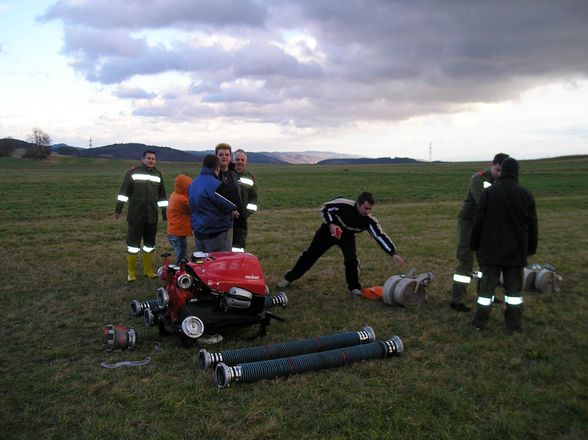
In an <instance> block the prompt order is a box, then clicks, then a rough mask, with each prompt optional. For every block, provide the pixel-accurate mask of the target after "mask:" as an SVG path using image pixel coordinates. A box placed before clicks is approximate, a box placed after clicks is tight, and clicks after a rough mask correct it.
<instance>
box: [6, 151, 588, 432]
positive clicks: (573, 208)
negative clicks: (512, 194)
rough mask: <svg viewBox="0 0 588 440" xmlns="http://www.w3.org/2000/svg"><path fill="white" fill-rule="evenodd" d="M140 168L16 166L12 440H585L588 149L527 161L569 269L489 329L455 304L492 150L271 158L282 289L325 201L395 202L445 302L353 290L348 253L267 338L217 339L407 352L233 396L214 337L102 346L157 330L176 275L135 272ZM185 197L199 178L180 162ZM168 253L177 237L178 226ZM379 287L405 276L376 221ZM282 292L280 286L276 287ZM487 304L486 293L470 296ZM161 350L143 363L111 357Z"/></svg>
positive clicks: (367, 252) (415, 261)
mask: <svg viewBox="0 0 588 440" xmlns="http://www.w3.org/2000/svg"><path fill="white" fill-rule="evenodd" d="M135 164H136V163H135V162H125V161H115V160H112V161H108V160H93V159H82V160H80V159H71V158H58V157H57V158H55V157H53V158H50V159H49V160H48V161H43V162H31V161H23V160H20V159H0V185H1V188H2V198H1V199H0V242H1V244H2V246H1V248H2V254H1V256H0V267H2V272H1V273H2V281H3V282H2V284H1V285H0V304H2V311H3V315H2V316H3V323H2V326H0V336H1V341H2V345H1V346H0V426H1V427H2V428H1V429H2V433H1V434H0V437H2V438H7V439H8V438H10V439H27V438H54V439H70V438H88V439H119V438H123V439H127V438H147V439H149V438H157V439H181V438H208V439H261V438H268V439H316V438H327V439H388V438H403V439H404V438H414V439H422V438H434V439H455V438H463V439H472V438H475V439H521V438H533V439H553V438H562V439H583V438H586V432H587V430H588V403H587V401H588V400H587V391H586V390H587V389H588V386H587V385H588V383H587V382H588V381H587V377H588V375H587V374H586V371H585V366H586V361H587V360H588V356H587V354H588V348H587V347H588V344H587V337H586V335H587V334H588V325H587V322H588V319H587V318H588V316H587V315H588V314H587V313H586V310H587V305H588V299H587V295H586V288H585V286H586V280H587V279H588V270H587V268H586V262H587V261H588V258H587V257H588V253H587V251H586V249H588V239H587V238H586V236H587V234H586V231H588V179H587V176H588V158H587V157H576V158H567V159H566V158H564V159H557V160H542V161H529V162H526V161H523V162H522V163H521V179H520V180H521V183H522V184H523V185H524V186H526V187H527V188H529V189H530V190H531V191H532V192H533V193H534V194H535V196H536V199H537V206H538V211H539V222H540V225H539V226H540V242H539V250H538V254H537V256H535V257H534V258H533V259H532V260H531V261H532V262H539V263H551V264H553V265H554V266H555V267H556V268H557V269H558V272H559V273H561V275H562V276H563V278H564V281H563V284H562V291H561V293H559V294H543V295H540V294H533V293H528V294H526V296H525V316H524V320H523V325H524V331H523V332H522V333H521V334H515V335H510V334H508V333H507V332H506V331H505V329H504V324H503V319H502V315H501V309H500V307H495V308H494V310H493V315H492V317H491V321H490V323H489V328H488V330H487V331H485V332H482V333H479V332H475V331H473V330H472V327H471V325H470V320H471V314H469V315H464V314H456V313H455V312H453V311H451V310H450V309H449V308H448V307H447V302H448V300H449V296H450V293H449V290H450V278H451V274H452V271H453V269H454V266H455V264H456V261H455V258H454V254H455V238H456V237H455V235H456V233H455V221H456V215H457V212H458V210H459V208H460V205H461V201H462V199H463V196H464V192H465V189H466V186H467V179H468V176H469V175H470V174H471V173H473V172H474V171H476V170H478V169H481V168H482V167H483V166H484V164H480V163H453V164H418V165H401V166H346V167H345V166H310V165H272V166H269V165H253V166H251V170H252V171H253V172H254V174H255V175H256V176H257V181H258V183H259V185H260V201H259V204H260V211H259V212H258V213H257V214H256V215H255V216H253V217H252V218H251V220H250V232H249V237H250V238H249V240H250V244H249V248H248V250H249V251H250V252H252V253H254V254H255V255H257V256H258V257H259V259H260V261H261V264H262V266H263V268H264V272H265V275H266V278H267V280H268V282H269V283H270V286H273V283H274V282H275V281H277V280H278V279H279V277H280V276H281V275H282V274H283V273H284V272H285V271H286V270H288V269H289V268H290V267H291V265H292V264H293V263H294V261H295V259H296V258H297V256H298V255H299V253H300V252H301V251H302V250H303V249H304V248H305V247H306V246H307V245H308V243H309V241H310V239H311V237H312V234H313V233H314V230H315V229H316V227H317V226H318V224H319V222H320V217H319V211H318V210H319V208H320V205H321V204H322V203H323V202H324V201H326V200H328V199H330V198H333V197H337V196H345V197H349V198H354V197H355V196H357V194H358V193H359V192H360V191H362V190H369V191H372V192H373V193H374V194H375V196H376V201H377V204H376V207H375V215H376V216H377V217H378V219H379V220H380V223H381V224H382V226H383V227H384V229H385V230H386V232H387V233H388V234H389V235H390V236H391V237H392V239H393V240H394V241H395V243H396V244H397V246H398V250H399V253H400V254H401V255H403V256H404V257H405V259H406V260H407V266H406V268H407V269H409V268H412V267H415V268H416V269H417V271H418V272H424V271H432V272H433V273H434V274H435V280H434V281H433V283H432V284H431V285H430V287H429V300H428V302H427V303H426V304H423V305H421V306H418V307H413V308H397V307H390V306H386V305H384V304H381V303H374V302H371V301H368V300H363V299H360V298H355V299H352V298H350V297H348V296H347V295H346V294H345V290H346V289H345V282H344V276H343V270H342V269H343V266H342V257H341V255H340V253H339V252H338V250H336V249H332V250H331V251H329V252H328V253H327V254H326V255H325V256H324V257H323V258H322V259H321V260H319V262H318V263H317V264H316V265H315V267H313V268H312V269H311V270H310V271H309V272H308V273H307V274H306V275H305V276H304V277H303V278H302V279H300V280H299V281H297V282H296V283H294V284H293V285H292V286H291V287H290V288H289V289H288V296H289V298H290V301H291V305H290V307H289V308H287V309H285V310H284V311H280V313H281V314H282V315H283V316H284V317H286V318H287V319H288V322H287V323H286V324H283V323H279V322H274V323H272V325H271V326H270V328H269V330H268V335H267V336H266V337H265V338H264V339H262V340H255V341H250V340H248V339H247V337H248V336H251V334H253V330H251V331H250V332H245V334H244V335H233V337H232V338H227V339H226V340H225V341H223V342H222V343H221V344H219V345H217V346H214V347H213V348H212V349H211V350H213V351H217V350H224V349H227V348H234V347H244V346H251V345H257V344H266V343H272V342H282V341H287V340H291V339H297V338H307V337H311V336H317V335H324V334H330V333H335V332H341V331H352V330H357V329H359V328H361V327H363V326H364V325H370V326H372V327H373V328H374V330H375V332H376V334H377V336H378V337H380V338H387V337H389V336H391V335H394V334H397V335H399V336H400V337H401V338H402V340H403V341H404V344H405V347H406V353H405V355H404V356H402V357H400V358H391V359H384V360H374V361H369V362H362V363H358V364H355V365H352V366H349V367H342V368H338V369H333V370H328V371H321V372H312V373H306V374H302V375H298V376H292V377H290V378H281V379H272V380H264V381H260V382H258V383H255V384H243V385H237V386H232V387H229V388H227V389H222V390H221V389H218V388H216V387H215V385H214V383H213V379H212V374H211V373H208V372H206V373H204V372H201V371H199V370H198V369H197V368H196V363H195V356H196V350H195V349H185V348H182V347H181V346H180V344H179V343H178V341H177V340H175V339H174V338H163V339H161V338H156V339H157V340H160V341H161V345H162V351H161V352H158V351H155V350H154V347H153V340H152V341H146V342H144V343H143V344H141V345H140V346H139V347H137V349H136V350H135V351H132V352H122V353H120V352H119V353H104V352H102V351H101V333H100V330H101V328H102V326H104V325H105V324H108V323H114V324H125V325H135V326H140V325H141V323H140V320H137V319H135V318H133V317H131V316H129V314H128V303H129V301H130V300H132V299H150V298H154V297H155V293H156V288H157V287H158V286H159V283H158V282H157V281H150V280H145V279H140V280H138V281H137V282H136V283H133V284H130V285H129V284H127V283H126V278H125V276H126V273H125V271H126V267H125V262H126V254H125V246H124V235H125V226H126V225H125V223H124V221H120V220H119V221H117V220H115V218H114V204H115V197H116V194H117V191H118V188H119V186H120V183H121V182H122V177H123V175H124V172H125V171H126V170H127V169H128V168H129V167H130V166H132V165H135ZM159 165H160V166H159V167H160V169H162V171H163V173H164V176H165V179H166V186H167V189H168V194H169V193H171V191H172V189H173V180H174V177H175V175H176V174H177V173H178V172H180V171H188V172H189V173H190V174H191V175H192V176H194V175H196V174H197V171H198V170H197V167H196V166H195V165H190V167H191V168H190V167H188V166H187V165H186V164H176V163H161V164H159ZM157 245H158V251H160V252H163V251H164V250H169V249H170V247H169V245H168V243H167V240H166V237H165V233H164V227H163V224H161V225H160V233H159V234H158V240H157ZM358 249H359V256H360V258H361V263H362V266H361V267H362V281H363V284H364V285H365V286H370V285H376V284H382V283H383V282H384V281H385V280H386V279H387V278H388V277H389V276H391V275H393V274H396V273H399V272H400V270H399V269H398V268H396V267H394V266H393V265H392V263H391V261H390V259H389V257H387V256H386V255H385V254H384V253H383V252H382V251H381V250H380V249H379V248H378V247H377V245H376V244H375V243H374V242H373V240H371V239H370V237H369V236H368V235H367V234H366V233H365V234H361V235H360V236H358ZM272 290H273V289H272ZM469 300H470V302H471V303H473V301H474V293H473V292H470V297H469ZM145 356H151V357H152V359H153V360H152V363H151V364H150V365H148V366H146V367H141V368H127V369H124V368H122V369H117V370H106V369H103V368H101V367H100V362H102V361H106V362H117V361H120V360H140V359H143V358H144V357H145Z"/></svg>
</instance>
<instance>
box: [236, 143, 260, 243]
mask: <svg viewBox="0 0 588 440" xmlns="http://www.w3.org/2000/svg"><path fill="white" fill-rule="evenodd" d="M233 162H234V163H235V171H236V172H237V175H238V176H239V185H240V186H241V200H242V201H243V207H244V210H243V215H242V216H239V217H238V218H236V219H235V220H234V221H233V252H244V251H245V242H246V241H247V219H248V218H249V216H250V215H251V214H254V213H255V212H257V182H256V181H255V176H254V175H253V174H251V173H250V172H249V170H247V153H245V151H243V150H241V149H239V150H237V151H235V152H234V153H233Z"/></svg>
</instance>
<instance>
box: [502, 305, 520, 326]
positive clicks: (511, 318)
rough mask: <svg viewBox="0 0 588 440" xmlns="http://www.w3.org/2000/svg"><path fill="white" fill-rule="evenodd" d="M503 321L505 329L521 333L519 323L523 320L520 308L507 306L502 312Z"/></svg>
mask: <svg viewBox="0 0 588 440" xmlns="http://www.w3.org/2000/svg"><path fill="white" fill-rule="evenodd" d="M504 320H505V321H506V328H507V329H508V330H509V331H511V332H518V331H521V322H522V320H523V307H522V306H507V307H506V310H505V311H504Z"/></svg>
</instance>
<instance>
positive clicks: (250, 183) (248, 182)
mask: <svg viewBox="0 0 588 440" xmlns="http://www.w3.org/2000/svg"><path fill="white" fill-rule="evenodd" d="M239 183H241V185H245V186H253V180H252V179H248V178H247V177H239Z"/></svg>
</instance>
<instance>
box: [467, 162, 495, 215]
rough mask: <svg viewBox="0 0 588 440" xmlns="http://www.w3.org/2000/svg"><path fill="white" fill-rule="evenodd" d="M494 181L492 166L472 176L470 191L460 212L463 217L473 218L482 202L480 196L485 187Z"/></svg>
mask: <svg viewBox="0 0 588 440" xmlns="http://www.w3.org/2000/svg"><path fill="white" fill-rule="evenodd" d="M493 183H494V179H493V178H492V173H491V172H490V168H487V169H485V170H482V171H479V172H477V173H476V174H474V175H473V176H472V177H471V178H470V185H469V187H468V192H467V194H466V196H465V199H464V201H463V207H462V208H461V211H460V213H459V216H460V217H461V218H465V219H468V220H473V219H474V215H476V208H477V207H478V203H480V196H481V194H482V191H484V189H485V188H487V187H490V186H491V185H492V184H493Z"/></svg>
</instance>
